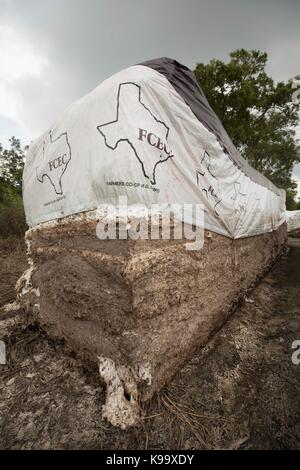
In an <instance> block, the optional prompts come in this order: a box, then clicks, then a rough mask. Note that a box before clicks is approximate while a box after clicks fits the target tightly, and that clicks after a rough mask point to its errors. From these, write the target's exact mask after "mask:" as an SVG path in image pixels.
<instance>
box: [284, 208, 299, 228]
mask: <svg viewBox="0 0 300 470" xmlns="http://www.w3.org/2000/svg"><path fill="white" fill-rule="evenodd" d="M286 222H287V230H288V232H293V231H294V230H300V211H286Z"/></svg>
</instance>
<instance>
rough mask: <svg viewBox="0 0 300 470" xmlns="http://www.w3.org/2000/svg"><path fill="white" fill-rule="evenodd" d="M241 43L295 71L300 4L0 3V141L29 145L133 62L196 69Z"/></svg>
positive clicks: (188, 0) (245, 0) (274, 69)
mask: <svg viewBox="0 0 300 470" xmlns="http://www.w3.org/2000/svg"><path fill="white" fill-rule="evenodd" d="M241 47H243V48H246V49H260V50H263V51H266V52H267V53H268V54H269V65H268V72H269V73H270V74H271V75H272V76H273V78H274V79H275V80H286V79H288V78H290V77H293V76H295V75H298V74H300V1H299V0H285V1H283V0H251V1H250V0H0V142H2V143H3V144H7V141H8V138H9V137H10V136H11V135H15V136H16V137H20V138H21V139H22V141H23V142H24V143H27V142H29V141H30V140H32V139H34V138H35V137H37V136H38V135H39V134H40V133H42V132H43V131H44V130H45V129H47V128H48V127H49V126H50V125H51V123H52V122H53V121H54V120H55V119H56V117H57V116H59V115H60V114H61V113H62V111H63V110H64V109H65V107H66V106H67V105H69V104H70V103H72V102H73V101H74V100H76V99H77V98H79V97H80V96H82V95H83V94H86V93H88V92H89V91H90V90H92V89H93V88H94V87H95V86H97V85H98V84H99V83H100V82H101V81H102V80H103V79H105V78H107V77H109V76H110V75H112V74H113V73H115V72H118V71H119V70H121V69H123V68H125V67H128V66H130V65H134V64H136V63H139V62H141V61H144V60H146V59H150V58H155V57H161V56H169V57H172V58H176V59H177V60H178V61H179V62H182V63H184V64H185V65H187V66H188V67H190V68H192V69H194V67H195V65H196V63H197V62H208V61H209V60H211V59H212V58H219V59H223V60H227V59H228V53H229V52H230V51H232V50H234V49H237V48H241ZM295 177H296V178H297V179H298V180H299V182H300V165H299V166H298V168H297V169H296V170H295ZM299 190H300V184H299Z"/></svg>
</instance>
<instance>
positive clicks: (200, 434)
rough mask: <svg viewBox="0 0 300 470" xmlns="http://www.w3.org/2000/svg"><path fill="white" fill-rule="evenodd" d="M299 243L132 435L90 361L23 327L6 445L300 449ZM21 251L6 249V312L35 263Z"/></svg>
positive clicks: (1, 279) (9, 385) (8, 372)
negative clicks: (112, 412) (121, 426)
mask: <svg viewBox="0 0 300 470" xmlns="http://www.w3.org/2000/svg"><path fill="white" fill-rule="evenodd" d="M291 245H292V246H290V248H289V251H288V253H286V254H285V255H284V256H282V257H281V258H280V260H278V261H277V263H276V264H275V266H274V267H273V269H272V270H271V271H270V273H269V274H268V275H267V276H266V277H265V278H264V280H263V281H262V282H261V283H260V284H259V285H258V286H257V287H256V288H255V289H254V290H253V292H252V294H251V295H250V296H249V298H247V299H246V302H245V303H243V304H242V305H241V306H240V308H239V309H238V310H237V311H236V312H235V314H234V315H233V316H232V317H231V319H230V320H229V321H228V322H227V323H226V325H225V326H224V327H223V328H222V329H221V330H220V331H219V332H218V333H217V334H216V335H215V337H214V338H213V340H212V341H210V343H209V345H208V346H207V347H206V348H205V349H204V350H202V351H199V352H198V353H197V354H196V355H195V357H194V358H193V360H192V361H190V363H188V364H187V365H186V366H185V367H184V369H183V370H182V371H181V372H180V373H179V374H178V375H177V376H176V377H175V378H174V380H173V382H172V383H171V384H170V385H169V386H168V387H167V388H165V389H164V390H163V391H162V392H161V393H160V394H159V395H157V396H156V397H155V398H154V399H153V400H152V401H151V403H149V405H148V406H147V407H146V408H145V410H144V413H145V415H144V417H143V420H142V423H141V425H140V426H138V427H136V428H134V429H131V430H129V431H120V430H117V429H115V428H113V427H112V426H111V425H109V424H108V423H107V422H106V421H104V420H103V419H102V418H101V406H102V405H103V404H104V399H105V390H104V387H103V386H102V384H101V383H100V381H99V378H98V375H97V373H96V372H95V371H94V370H92V369H91V367H90V366H89V365H88V364H83V363H82V362H81V361H80V360H78V359H76V355H75V354H71V353H70V352H68V351H67V350H66V347H65V346H64V345H63V344H62V343H57V342H53V341H51V339H49V338H48V337H47V336H46V335H45V334H44V333H43V331H41V330H40V329H39V328H38V327H37V326H34V327H30V328H24V327H23V326H22V324H16V326H15V328H13V330H12V333H11V334H10V336H9V338H8V339H7V340H6V344H7V352H8V355H7V360H8V362H7V364H6V365H0V448H2V449H49V448H54V449H75V448H80V449H108V448H109V449H147V448H148V449H198V448H199V449H203V448H204V449H205V448H208V449H213V448H217V449H299V448H300V364H299V365H298V366H297V365H294V364H293V363H292V361H291V356H292V352H293V350H292V343H293V341H294V340H297V339H299V340H300V295H299V294H300V242H299V240H297V239H294V240H292V241H291ZM21 246H22V245H16V247H12V246H9V245H8V246H7V244H3V243H0V259H1V264H0V306H1V305H3V304H4V303H7V302H9V301H12V300H13V299H14V290H13V286H14V283H15V281H16V280H17V278H18V276H19V275H20V274H21V272H22V271H23V270H24V267H25V266H26V259H25V254H24V251H23V249H22V248H21ZM0 333H1V322H0ZM2 334H3V333H2ZM0 339H1V337H0Z"/></svg>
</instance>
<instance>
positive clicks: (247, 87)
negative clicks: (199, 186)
mask: <svg viewBox="0 0 300 470" xmlns="http://www.w3.org/2000/svg"><path fill="white" fill-rule="evenodd" d="M267 58H268V56H267V54H266V53H264V52H260V51H255V50H252V51H246V50H245V49H238V50H236V51H234V52H232V53H231V54H230V60H229V62H227V63H224V62H222V61H220V60H217V59H214V60H212V61H210V63H209V64H201V63H200V64H197V67H196V70H195V75H196V78H197V81H198V83H199V85H200V86H201V88H202V90H203V91H204V93H205V95H206V97H207V99H208V101H209V103H210V105H211V106H212V108H213V109H214V111H215V112H216V113H217V115H218V116H219V118H220V120H221V121H222V123H223V125H224V127H225V129H226V130H227V132H228V134H229V136H230V137H231V139H232V141H233V143H234V144H235V146H236V147H237V148H238V150H239V151H240V153H241V154H242V155H243V157H245V158H246V159H247V160H248V161H249V162H250V164H251V165H252V166H254V167H255V168H256V169H257V170H258V171H260V172H261V173H263V174H264V175H265V176H266V177H267V178H269V179H270V180H271V181H272V182H273V183H274V184H276V185H277V186H279V187H281V188H284V189H285V190H286V191H287V208H288V209H289V208H292V207H291V206H293V204H294V203H295V200H294V198H295V195H296V183H295V181H293V180H292V171H293V166H294V164H295V163H297V162H299V161H300V147H299V145H298V142H297V140H296V138H295V127H296V126H297V125H298V124H299V104H297V103H293V102H292V94H293V92H294V91H295V90H297V89H298V88H299V84H298V85H297V81H298V80H299V79H300V76H297V77H295V78H294V79H290V80H288V81H287V82H279V83H275V82H274V80H273V79H272V78H271V77H270V76H269V75H268V74H267V73H266V70H265V68H266V64H267Z"/></svg>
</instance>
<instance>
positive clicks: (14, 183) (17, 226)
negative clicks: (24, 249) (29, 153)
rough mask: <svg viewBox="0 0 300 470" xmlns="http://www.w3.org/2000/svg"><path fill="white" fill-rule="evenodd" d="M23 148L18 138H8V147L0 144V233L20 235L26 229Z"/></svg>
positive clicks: (4, 235)
mask: <svg viewBox="0 0 300 470" xmlns="http://www.w3.org/2000/svg"><path fill="white" fill-rule="evenodd" d="M24 157H25V153H24V149H23V148H22V147H21V143H20V140H19V139H16V138H15V137H12V138H11V139H10V148H9V149H4V148H3V147H2V145H1V144H0V235H1V236H2V237H7V236H11V235H17V236H21V235H23V234H24V231H25V229H26V224H25V216H24V210H23V203H22V172H23V167H24Z"/></svg>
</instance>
